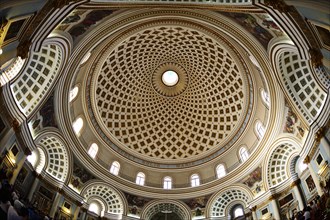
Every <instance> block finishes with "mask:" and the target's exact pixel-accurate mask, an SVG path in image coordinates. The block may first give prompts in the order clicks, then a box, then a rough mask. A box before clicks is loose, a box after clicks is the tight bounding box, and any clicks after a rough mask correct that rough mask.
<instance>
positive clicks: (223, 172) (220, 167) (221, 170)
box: [216, 164, 227, 179]
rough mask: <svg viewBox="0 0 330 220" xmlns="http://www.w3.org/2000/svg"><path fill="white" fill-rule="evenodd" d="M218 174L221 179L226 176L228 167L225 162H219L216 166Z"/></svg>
mask: <svg viewBox="0 0 330 220" xmlns="http://www.w3.org/2000/svg"><path fill="white" fill-rule="evenodd" d="M216 174H217V177H218V179H220V178H221V177H224V176H226V174H227V173H226V168H225V165H224V164H219V165H218V166H217V168H216Z"/></svg>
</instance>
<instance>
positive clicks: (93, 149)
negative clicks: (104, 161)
mask: <svg viewBox="0 0 330 220" xmlns="http://www.w3.org/2000/svg"><path fill="white" fill-rule="evenodd" d="M98 150H99V146H97V144H95V143H93V144H92V145H91V146H90V147H89V150H88V154H89V156H91V157H92V158H95V157H96V154H97V151H98Z"/></svg>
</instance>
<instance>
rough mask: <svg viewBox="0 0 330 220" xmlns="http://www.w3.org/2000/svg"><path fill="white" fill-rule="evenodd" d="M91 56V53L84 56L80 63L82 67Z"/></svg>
mask: <svg viewBox="0 0 330 220" xmlns="http://www.w3.org/2000/svg"><path fill="white" fill-rule="evenodd" d="M91 55H92V53H91V52H88V53H86V54H85V56H84V57H83V58H82V60H81V61H80V64H81V65H82V64H84V63H85V62H86V61H87V60H88V59H89V58H90V56H91Z"/></svg>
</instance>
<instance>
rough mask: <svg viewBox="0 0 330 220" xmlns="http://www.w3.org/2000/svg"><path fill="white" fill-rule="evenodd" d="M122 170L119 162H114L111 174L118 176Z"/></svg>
mask: <svg viewBox="0 0 330 220" xmlns="http://www.w3.org/2000/svg"><path fill="white" fill-rule="evenodd" d="M119 169H120V163H119V162H118V161H113V162H112V164H111V167H110V173H112V174H113V175H116V176H117V175H118V174H119Z"/></svg>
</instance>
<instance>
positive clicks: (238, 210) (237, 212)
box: [234, 207, 244, 218]
mask: <svg viewBox="0 0 330 220" xmlns="http://www.w3.org/2000/svg"><path fill="white" fill-rule="evenodd" d="M243 215H244V212H243V209H242V208H241V207H237V208H236V209H235V210H234V218H237V217H239V216H243Z"/></svg>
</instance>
